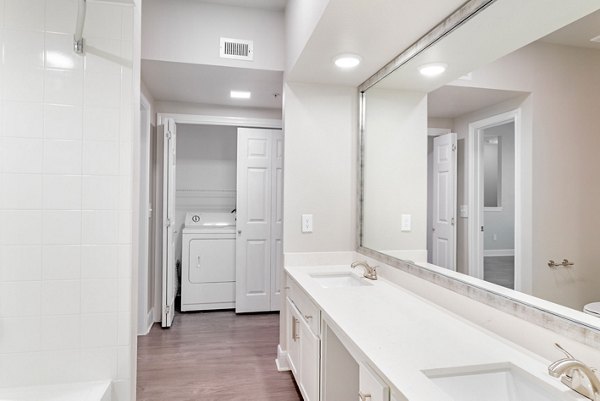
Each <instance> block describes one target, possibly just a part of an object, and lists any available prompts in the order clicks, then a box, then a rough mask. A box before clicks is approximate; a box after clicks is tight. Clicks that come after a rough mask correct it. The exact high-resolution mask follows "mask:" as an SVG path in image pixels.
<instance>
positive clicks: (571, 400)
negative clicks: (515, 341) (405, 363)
mask: <svg viewBox="0 0 600 401" xmlns="http://www.w3.org/2000/svg"><path fill="white" fill-rule="evenodd" d="M423 373H425V375H426V376H427V377H428V378H429V379H430V380H431V381H433V382H434V383H435V384H436V385H437V386H438V387H439V388H440V389H441V390H443V391H444V392H445V393H446V394H448V395H449V396H451V397H452V398H453V399H455V400H456V401H482V400H485V401H575V400H579V399H580V398H577V397H576V394H575V392H572V391H569V390H567V389H566V387H565V390H564V391H561V390H558V389H557V388H555V387H553V386H552V385H550V384H548V383H546V382H545V381H543V380H542V379H540V378H538V377H536V376H534V375H532V374H530V373H528V372H526V371H524V370H523V369H521V368H518V367H517V366H515V365H512V364H510V363H506V364H500V365H484V366H469V367H460V368H456V369H452V368H450V369H440V370H431V371H424V372H423Z"/></svg>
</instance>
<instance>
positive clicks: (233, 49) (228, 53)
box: [220, 38, 254, 61]
mask: <svg viewBox="0 0 600 401" xmlns="http://www.w3.org/2000/svg"><path fill="white" fill-rule="evenodd" d="M220 53H221V57H222V58H233V59H236V60H247V61H252V60H254V42H253V41H251V40H243V39H229V38H221V46H220Z"/></svg>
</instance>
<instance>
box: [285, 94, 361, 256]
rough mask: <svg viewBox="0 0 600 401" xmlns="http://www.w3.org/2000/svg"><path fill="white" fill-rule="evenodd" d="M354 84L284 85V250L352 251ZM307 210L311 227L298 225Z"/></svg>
mask: <svg viewBox="0 0 600 401" xmlns="http://www.w3.org/2000/svg"><path fill="white" fill-rule="evenodd" d="M357 98H358V95H357V92H356V88H351V87H344V86H327V85H320V84H319V85H316V84H299V83H287V84H286V85H284V104H285V106H284V110H285V116H284V134H285V166H284V251H285V252H286V253H289V252H328V251H353V250H354V249H355V235H356V224H355V214H356V209H355V208H356V137H357V136H356V135H357V132H356V128H357V124H356V122H357V109H358V106H357ZM302 214H313V216H314V232H313V233H305V234H303V233H302V232H301V230H300V227H301V226H300V220H301V215H302Z"/></svg>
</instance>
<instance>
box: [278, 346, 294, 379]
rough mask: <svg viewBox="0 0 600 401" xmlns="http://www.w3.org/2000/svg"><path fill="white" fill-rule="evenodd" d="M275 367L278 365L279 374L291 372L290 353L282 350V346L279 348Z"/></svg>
mask: <svg viewBox="0 0 600 401" xmlns="http://www.w3.org/2000/svg"><path fill="white" fill-rule="evenodd" d="M275 365H277V370H278V371H279V372H287V371H288V370H291V369H290V364H289V362H288V353H287V351H284V350H283V348H281V344H279V345H278V346H277V358H275Z"/></svg>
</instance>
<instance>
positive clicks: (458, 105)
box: [427, 86, 524, 118]
mask: <svg viewBox="0 0 600 401" xmlns="http://www.w3.org/2000/svg"><path fill="white" fill-rule="evenodd" d="M522 95H524V93H523V92H516V91H504V90H495V89H483V88H470V87H465V86H442V87H441V88H439V89H437V90H435V91H433V92H431V93H429V95H428V96H427V115H428V116H429V117H433V118H456V117H458V116H462V115H464V114H467V113H471V112H474V111H477V110H480V109H485V108H487V107H490V106H493V105H495V104H498V103H501V102H504V101H507V100H509V99H513V98H515V97H518V96H522Z"/></svg>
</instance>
